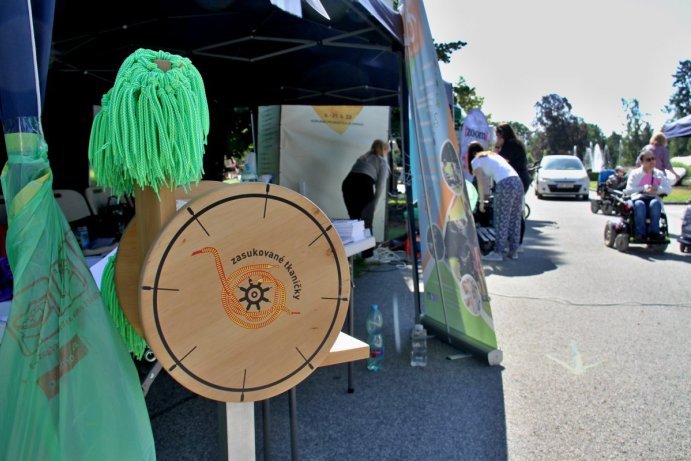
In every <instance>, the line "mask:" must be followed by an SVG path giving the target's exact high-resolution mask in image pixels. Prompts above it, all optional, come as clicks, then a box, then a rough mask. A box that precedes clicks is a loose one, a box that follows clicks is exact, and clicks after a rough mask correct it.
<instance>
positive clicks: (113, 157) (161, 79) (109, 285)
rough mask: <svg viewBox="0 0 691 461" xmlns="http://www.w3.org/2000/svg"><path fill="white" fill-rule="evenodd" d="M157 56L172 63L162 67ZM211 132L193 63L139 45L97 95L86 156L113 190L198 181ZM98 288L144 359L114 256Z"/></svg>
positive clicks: (130, 190) (129, 190)
mask: <svg viewBox="0 0 691 461" xmlns="http://www.w3.org/2000/svg"><path fill="white" fill-rule="evenodd" d="M156 61H165V62H168V63H170V69H169V70H167V71H164V70H162V69H161V68H160V67H159V66H158V64H157V62H156ZM208 134H209V108H208V105H207V101H206V94H205V92H204V82H203V81H202V77H201V75H200V74H199V72H198V71H197V69H196V68H195V67H194V66H193V65H192V62H191V61H190V60H189V59H187V58H183V57H181V56H177V55H174V54H170V53H166V52H165V51H151V50H145V49H139V50H137V51H135V52H134V53H132V54H131V55H130V56H129V57H128V58H127V59H125V61H124V62H123V63H122V65H121V66H120V70H119V71H118V74H117V76H116V78H115V84H114V85H113V88H111V89H110V90H109V91H108V92H107V93H106V94H105V95H103V98H102V99H101V111H100V112H99V113H98V115H96V117H95V118H94V123H93V125H92V127H91V138H90V139H89V161H90V162H91V166H92V168H93V170H94V174H95V176H96V181H97V183H98V185H100V186H106V187H110V189H111V191H112V192H113V194H114V195H118V196H119V195H122V194H132V193H134V190H135V187H136V186H139V187H141V188H145V187H151V188H152V189H153V190H154V191H155V192H156V194H158V192H159V191H160V190H161V188H162V187H167V188H168V189H170V190H174V189H175V187H177V186H182V187H184V188H185V189H186V188H187V187H188V186H189V185H190V183H192V182H195V183H198V182H199V180H200V179H201V176H202V173H203V163H202V157H203V155H204V145H205V144H206V138H207V135H208ZM101 293H102V297H103V300H104V302H105V304H106V306H107V309H108V311H109V312H110V314H111V317H112V318H113V322H114V323H115V326H116V328H117V329H118V331H119V332H120V335H121V336H122V338H123V339H124V340H125V343H126V344H127V347H128V348H129V349H130V351H131V352H132V353H133V354H134V355H135V356H136V357H137V358H141V356H142V354H143V353H144V351H145V349H146V347H147V345H146V341H145V340H144V339H142V338H141V336H139V335H138V334H137V332H136V331H135V330H134V328H132V326H131V325H130V323H129V322H128V321H127V318H126V317H125V315H124V314H123V312H122V308H121V306H120V303H119V301H118V297H117V292H116V290H115V270H114V258H111V260H109V261H108V265H107V266H106V270H105V271H104V272H103V278H102V281H101Z"/></svg>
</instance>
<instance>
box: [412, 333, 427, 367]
mask: <svg viewBox="0 0 691 461" xmlns="http://www.w3.org/2000/svg"><path fill="white" fill-rule="evenodd" d="M410 340H411V345H412V348H411V350H410V366H411V367H424V366H427V330H425V328H424V327H423V326H422V325H420V324H419V323H417V324H415V327H414V328H413V331H412V332H411V334H410Z"/></svg>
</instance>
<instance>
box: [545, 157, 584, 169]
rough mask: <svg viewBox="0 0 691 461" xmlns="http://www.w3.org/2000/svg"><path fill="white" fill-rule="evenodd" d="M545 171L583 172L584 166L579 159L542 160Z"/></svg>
mask: <svg viewBox="0 0 691 461" xmlns="http://www.w3.org/2000/svg"><path fill="white" fill-rule="evenodd" d="M541 166H542V169H543V170H582V169H583V164H582V163H581V161H580V160H578V158H576V157H574V158H545V159H543V160H542V165H541Z"/></svg>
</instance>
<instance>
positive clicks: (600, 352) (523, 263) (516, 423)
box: [485, 191, 691, 460]
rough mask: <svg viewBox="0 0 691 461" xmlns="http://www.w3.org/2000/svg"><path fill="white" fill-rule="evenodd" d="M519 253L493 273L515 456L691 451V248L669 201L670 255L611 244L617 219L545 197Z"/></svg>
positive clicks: (687, 454)
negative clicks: (685, 249)
mask: <svg viewBox="0 0 691 461" xmlns="http://www.w3.org/2000/svg"><path fill="white" fill-rule="evenodd" d="M528 203H529V204H530V205H531V209H532V214H531V216H530V218H529V222H528V230H527V234H526V239H525V242H524V245H525V247H526V252H525V253H523V254H521V255H520V257H519V259H518V260H516V261H504V262H501V263H487V264H486V265H485V271H486V272H485V273H486V278H487V284H488V288H489V291H490V296H491V298H492V311H493V316H494V319H495V326H496V329H497V337H498V339H499V342H500V348H501V349H502V350H503V352H504V361H503V363H502V366H503V367H504V369H503V372H502V381H503V389H504V405H505V412H506V431H507V433H506V437H507V451H508V457H509V459H512V460H535V459H554V460H556V459H559V460H564V459H587V460H593V459H626V460H632V459H640V460H643V459H645V460H652V459H655V460H658V459H659V460H677V459H678V460H689V459H691V380H690V378H691V376H690V375H691V359H690V358H689V353H690V352H691V254H682V253H680V251H679V245H678V243H677V242H676V238H677V237H678V235H679V232H680V230H681V216H682V214H683V212H684V209H685V206H683V205H668V206H667V207H666V211H667V214H668V216H669V223H670V237H671V238H672V240H673V243H672V244H671V245H670V246H669V247H668V249H667V251H666V252H665V253H655V252H653V251H652V250H648V249H647V248H644V247H642V246H632V247H630V249H629V251H628V252H626V253H620V252H618V251H616V250H614V249H611V248H607V247H605V245H604V243H603V230H604V226H605V223H606V222H607V220H609V219H614V218H612V217H608V216H603V215H602V214H597V215H594V214H592V213H591V211H590V208H589V203H588V202H583V201H576V200H571V199H565V200H537V199H536V198H535V196H534V195H533V194H532V191H531V193H529V195H528Z"/></svg>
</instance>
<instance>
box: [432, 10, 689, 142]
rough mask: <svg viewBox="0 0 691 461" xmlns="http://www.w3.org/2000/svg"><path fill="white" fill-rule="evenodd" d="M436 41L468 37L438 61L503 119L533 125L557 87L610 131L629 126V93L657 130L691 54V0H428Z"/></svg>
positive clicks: (576, 110)
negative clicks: (540, 106) (541, 105)
mask: <svg viewBox="0 0 691 461" xmlns="http://www.w3.org/2000/svg"><path fill="white" fill-rule="evenodd" d="M424 5H425V10H426V12H427V19H428V21H429V24H430V28H431V31H432V37H433V38H434V40H435V41H436V42H437V43H440V42H453V41H457V40H461V41H464V42H467V43H468V44H467V45H466V46H465V47H463V48H462V49H461V50H460V51H455V52H454V53H453V54H452V55H451V63H449V64H445V63H441V62H440V67H441V73H442V78H443V79H444V80H446V81H448V82H451V83H453V84H456V83H458V79H459V77H460V76H463V78H465V80H466V83H467V84H468V85H470V86H471V87H475V90H476V93H477V94H478V95H479V96H482V97H484V98H485V101H484V105H483V112H484V113H485V114H491V115H492V119H493V120H494V121H495V122H499V121H518V122H521V123H523V124H524V125H526V126H528V127H531V128H532V122H533V120H534V119H535V104H536V103H537V102H538V101H540V99H541V98H542V97H543V96H546V95H548V94H552V93H555V94H558V95H560V96H562V97H565V98H566V99H568V100H569V102H570V103H571V105H572V113H573V114H574V115H575V116H577V117H581V118H582V119H583V120H584V121H585V122H587V123H592V124H595V125H598V126H599V127H600V128H601V129H602V131H603V133H604V134H605V135H606V136H608V135H609V134H611V132H612V131H616V132H619V133H621V132H623V131H624V126H625V125H624V123H625V121H626V113H625V111H624V108H623V106H622V103H621V99H622V98H625V99H633V98H636V99H637V100H638V102H639V103H640V109H641V112H642V113H643V114H644V117H643V119H644V120H645V121H648V122H649V123H650V124H651V126H652V127H653V129H659V128H661V127H662V125H663V124H664V123H665V121H667V120H668V119H669V118H670V117H671V116H670V115H668V114H665V113H663V112H662V109H663V108H664V106H665V105H667V104H668V103H669V98H670V96H672V94H673V93H674V90H675V88H674V86H673V83H674V78H673V74H674V73H675V72H676V71H677V68H678V65H679V62H680V61H684V60H687V59H691V0H577V1H564V0H494V1H485V0H476V1H472V2H471V1H468V0H424Z"/></svg>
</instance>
